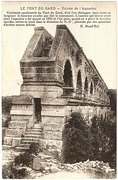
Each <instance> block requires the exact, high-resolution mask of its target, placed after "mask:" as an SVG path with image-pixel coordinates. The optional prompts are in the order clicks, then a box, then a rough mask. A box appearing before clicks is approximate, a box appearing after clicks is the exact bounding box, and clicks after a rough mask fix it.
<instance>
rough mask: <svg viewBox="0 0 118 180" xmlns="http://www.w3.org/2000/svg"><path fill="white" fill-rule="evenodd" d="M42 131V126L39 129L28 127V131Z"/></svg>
mask: <svg viewBox="0 0 118 180" xmlns="http://www.w3.org/2000/svg"><path fill="white" fill-rule="evenodd" d="M41 131H42V128H39V129H27V131H26V132H41Z"/></svg>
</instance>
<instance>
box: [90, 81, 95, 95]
mask: <svg viewBox="0 0 118 180" xmlns="http://www.w3.org/2000/svg"><path fill="white" fill-rule="evenodd" d="M93 92H94V88H93V83H92V81H91V83H90V94H91V95H92V94H93Z"/></svg>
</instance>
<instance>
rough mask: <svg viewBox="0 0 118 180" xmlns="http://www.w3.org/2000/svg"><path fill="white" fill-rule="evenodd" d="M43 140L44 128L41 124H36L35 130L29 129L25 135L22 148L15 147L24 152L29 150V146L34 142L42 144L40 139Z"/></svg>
mask: <svg viewBox="0 0 118 180" xmlns="http://www.w3.org/2000/svg"><path fill="white" fill-rule="evenodd" d="M41 138H42V127H41V125H40V124H38V123H37V124H34V126H33V128H31V129H27V131H26V132H25V134H24V137H22V139H21V144H20V146H17V147H15V149H16V150H24V149H28V148H29V145H30V144H31V143H32V142H35V143H40V139H41Z"/></svg>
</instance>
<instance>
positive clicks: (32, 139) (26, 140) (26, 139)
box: [21, 137, 39, 144]
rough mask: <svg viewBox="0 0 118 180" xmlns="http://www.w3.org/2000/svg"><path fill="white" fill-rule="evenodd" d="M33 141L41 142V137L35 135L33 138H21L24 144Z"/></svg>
mask: <svg viewBox="0 0 118 180" xmlns="http://www.w3.org/2000/svg"><path fill="white" fill-rule="evenodd" d="M31 142H36V143H39V137H37V138H36V137H33V138H31V137H26V138H23V139H22V140H21V143H22V144H24V143H25V144H27V143H31Z"/></svg>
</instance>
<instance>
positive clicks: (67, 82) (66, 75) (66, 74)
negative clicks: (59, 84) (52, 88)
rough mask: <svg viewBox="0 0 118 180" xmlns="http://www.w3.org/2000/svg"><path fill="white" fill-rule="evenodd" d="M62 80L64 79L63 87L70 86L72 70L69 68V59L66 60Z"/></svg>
mask: <svg viewBox="0 0 118 180" xmlns="http://www.w3.org/2000/svg"><path fill="white" fill-rule="evenodd" d="M63 80H64V86H65V87H72V86H73V84H72V70H71V64H70V62H69V60H67V61H66V64H65V68H64V75H63Z"/></svg>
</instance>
